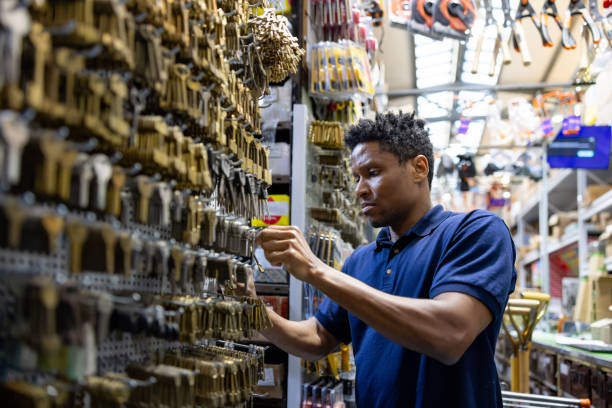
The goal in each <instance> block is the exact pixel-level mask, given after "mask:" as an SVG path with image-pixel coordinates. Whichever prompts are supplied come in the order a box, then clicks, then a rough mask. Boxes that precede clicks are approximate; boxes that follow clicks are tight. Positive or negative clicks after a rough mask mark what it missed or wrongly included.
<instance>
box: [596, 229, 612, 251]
mask: <svg viewBox="0 0 612 408" xmlns="http://www.w3.org/2000/svg"><path fill="white" fill-rule="evenodd" d="M599 240H600V241H604V243H605V245H606V250H605V254H606V257H609V256H612V228H606V230H605V231H604V233H603V234H601V235H600V236H599Z"/></svg>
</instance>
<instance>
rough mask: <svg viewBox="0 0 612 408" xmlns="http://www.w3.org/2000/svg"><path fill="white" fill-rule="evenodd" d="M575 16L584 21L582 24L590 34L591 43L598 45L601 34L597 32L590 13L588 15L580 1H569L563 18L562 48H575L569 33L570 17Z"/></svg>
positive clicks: (597, 29) (574, 42) (574, 41)
mask: <svg viewBox="0 0 612 408" xmlns="http://www.w3.org/2000/svg"><path fill="white" fill-rule="evenodd" d="M575 15H579V16H581V17H582V20H584V23H585V24H586V26H587V28H588V29H589V31H590V32H591V42H592V43H593V44H599V41H600V40H601V33H600V32H599V27H598V26H597V24H595V21H593V18H592V17H591V13H589V10H588V9H587V8H586V7H585V5H584V3H583V2H582V0H570V4H569V6H568V7H567V10H565V15H564V16H563V36H562V40H563V48H565V49H567V50H571V49H574V48H576V40H575V39H574V38H573V37H572V34H571V32H570V28H571V25H572V17H573V16H575Z"/></svg>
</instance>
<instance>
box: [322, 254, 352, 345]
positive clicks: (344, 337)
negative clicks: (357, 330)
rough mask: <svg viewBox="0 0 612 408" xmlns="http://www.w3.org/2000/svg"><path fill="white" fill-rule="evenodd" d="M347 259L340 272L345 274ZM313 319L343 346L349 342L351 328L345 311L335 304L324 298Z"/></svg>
mask: <svg viewBox="0 0 612 408" xmlns="http://www.w3.org/2000/svg"><path fill="white" fill-rule="evenodd" d="M349 260H350V258H349V259H347V260H346V262H344V265H343V267H342V272H344V273H347V269H348V266H347V265H348V264H349ZM315 318H316V319H317V320H318V321H319V323H321V325H322V326H323V327H325V330H327V331H328V332H330V333H331V334H333V335H334V337H335V338H336V339H338V340H340V341H341V342H342V343H344V344H349V343H350V342H351V328H350V325H349V320H348V313H347V311H346V309H344V308H343V307H341V306H339V305H338V304H337V303H336V302H334V301H333V300H331V299H330V298H329V297H327V296H325V298H324V299H323V301H322V302H321V304H320V305H319V309H318V310H317V313H316V314H315Z"/></svg>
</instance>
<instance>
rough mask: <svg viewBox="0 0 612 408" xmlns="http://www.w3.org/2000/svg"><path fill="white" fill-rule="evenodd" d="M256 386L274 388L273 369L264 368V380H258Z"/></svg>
mask: <svg viewBox="0 0 612 408" xmlns="http://www.w3.org/2000/svg"><path fill="white" fill-rule="evenodd" d="M257 385H259V386H263V387H274V369H273V368H268V367H266V368H264V379H263V380H259V382H258V383H257Z"/></svg>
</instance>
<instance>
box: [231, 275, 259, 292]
mask: <svg viewBox="0 0 612 408" xmlns="http://www.w3.org/2000/svg"><path fill="white" fill-rule="evenodd" d="M234 285H235V286H236V290H235V293H236V295H237V296H248V297H253V298H255V297H257V291H256V290H255V277H254V276H253V274H252V273H250V274H248V276H247V281H246V283H240V282H238V281H236V280H234Z"/></svg>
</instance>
